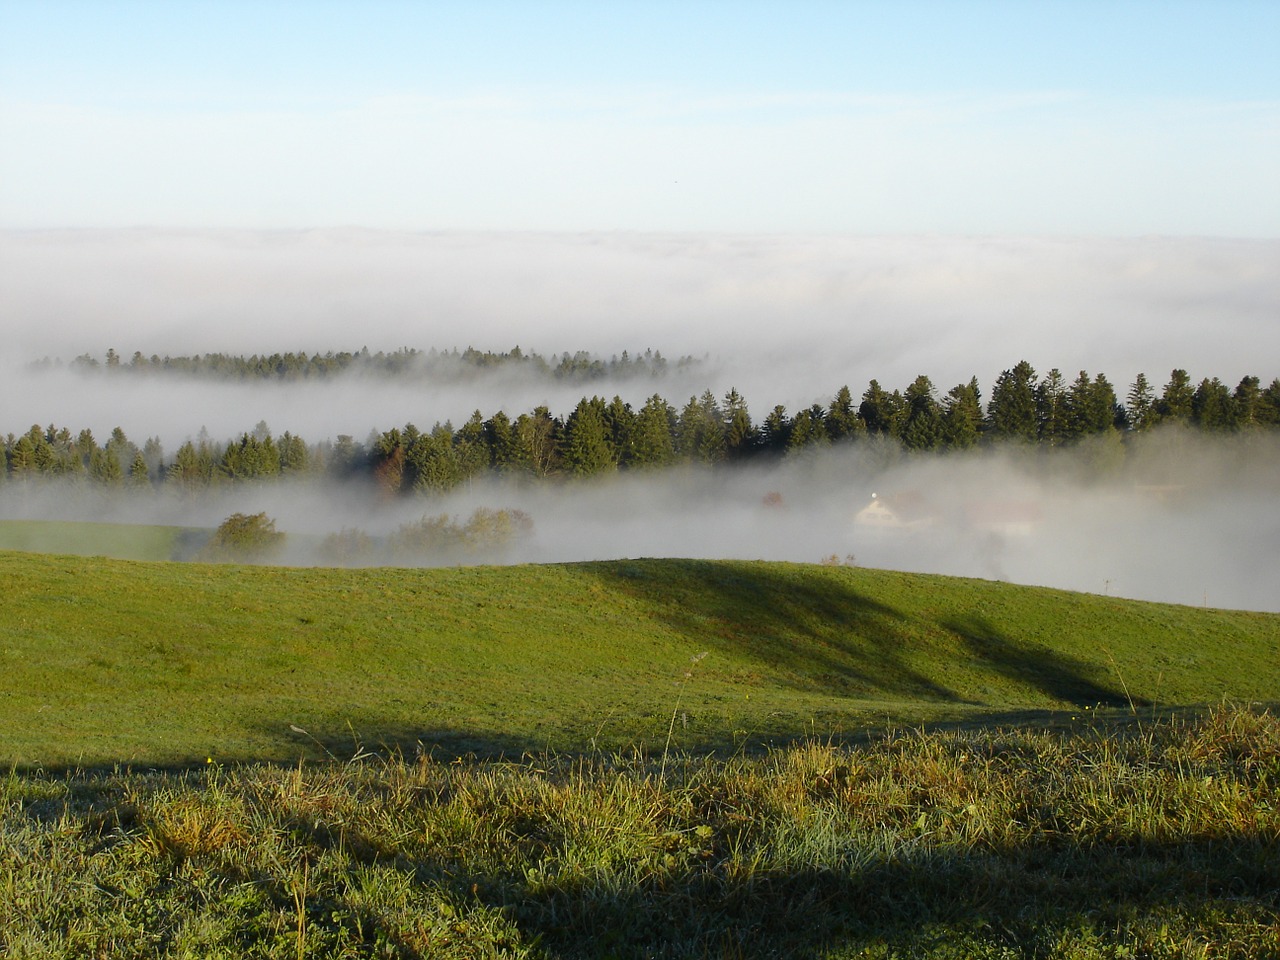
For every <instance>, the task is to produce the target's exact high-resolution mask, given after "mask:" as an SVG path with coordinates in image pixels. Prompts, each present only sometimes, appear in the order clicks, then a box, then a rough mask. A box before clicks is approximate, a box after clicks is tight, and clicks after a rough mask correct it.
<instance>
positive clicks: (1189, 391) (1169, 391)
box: [1156, 369, 1195, 423]
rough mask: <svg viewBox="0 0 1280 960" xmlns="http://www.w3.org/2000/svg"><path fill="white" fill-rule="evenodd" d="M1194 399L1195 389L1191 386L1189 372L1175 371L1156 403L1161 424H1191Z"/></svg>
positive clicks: (1170, 375)
mask: <svg viewBox="0 0 1280 960" xmlns="http://www.w3.org/2000/svg"><path fill="white" fill-rule="evenodd" d="M1194 398H1195V388H1194V387H1192V386H1191V378H1190V377H1189V376H1187V371H1185V370H1182V369H1178V370H1174V371H1173V372H1172V373H1171V374H1169V382H1168V383H1166V384H1165V385H1164V392H1163V393H1161V394H1160V399H1159V400H1157V401H1156V416H1157V417H1158V419H1159V421H1160V422H1161V423H1165V422H1170V421H1172V422H1176V423H1189V422H1190V420H1191V404H1192V401H1193V400H1194Z"/></svg>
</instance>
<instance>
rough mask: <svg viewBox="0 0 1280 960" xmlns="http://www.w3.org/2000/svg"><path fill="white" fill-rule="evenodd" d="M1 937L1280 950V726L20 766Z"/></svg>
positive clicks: (8, 804) (686, 947) (341, 947)
mask: <svg viewBox="0 0 1280 960" xmlns="http://www.w3.org/2000/svg"><path fill="white" fill-rule="evenodd" d="M0 783H2V784H3V787H2V789H0V801H2V802H0V813H2V816H3V820H2V823H0V827H2V832H0V953H3V954H4V955H6V956H10V957H15V958H17V957H35V956H39V957H84V956H103V957H106V956H110V957H195V956H237V957H241V956H244V957H250V956H252V957H281V958H283V957H307V956H311V957H321V956H323V957H357V956H359V957H365V956H369V957H483V956H511V957H547V958H551V957H564V958H568V957H603V956H612V957H637V958H639V957H706V956H715V957H721V956H731V957H732V956H753V957H764V956H776V957H891V956H913V957H927V958H943V957H948V958H952V957H966V958H970V957H1001V958H1022V957H1027V958H1031V957H1045V958H1056V957H1063V958H1065V957H1073V958H1094V957H1099V958H1101V957H1129V956H1141V957H1180V958H1181V957H1241V958H1253V957H1257V958H1261V957H1275V956H1276V955H1277V949H1278V948H1277V944H1278V943H1280V722H1278V721H1277V720H1276V718H1275V717H1273V716H1270V715H1268V714H1265V713H1260V712H1256V711H1248V710H1237V709H1217V710H1214V711H1212V712H1210V713H1209V714H1208V715H1206V716H1203V717H1201V718H1198V719H1195V720H1165V721H1161V722H1159V723H1156V724H1142V725H1140V726H1131V727H1130V728H1128V729H1127V730H1124V731H1117V730H1115V729H1109V730H1104V729H1102V728H1092V727H1090V728H1084V729H1081V730H1077V731H1075V732H1073V733H1064V732H1028V731H1016V732H996V731H986V732H977V731H969V732H962V731H951V732H938V733H932V734H924V733H920V732H905V733H890V734H886V735H884V736H882V737H880V738H878V739H876V740H874V741H872V742H868V743H865V744H863V745H860V746H839V745H833V744H829V743H820V742H809V743H803V744H797V745H793V746H789V747H785V748H779V749H776V750H773V751H771V752H769V753H767V754H765V755H763V756H757V757H745V756H736V757H730V758H721V759H714V758H705V757H704V758H694V757H690V756H689V755H687V754H686V755H682V756H680V757H678V758H676V757H668V758H666V759H665V762H664V761H663V760H662V759H653V760H645V759H644V758H640V757H635V756H630V757H626V756H619V755H604V754H596V755H594V756H592V757H590V758H588V759H558V758H556V757H545V758H542V759H539V760H537V761H530V760H526V761H524V762H522V763H504V762H495V761H490V762H466V763H437V762H433V761H432V760H431V759H430V758H429V757H426V756H423V757H418V758H405V759H390V760H387V759H376V758H367V759H363V760H355V761H350V762H346V763H341V764H339V763H325V764H306V765H303V764H299V765H295V766H292V767H276V766H267V765H244V766H222V765H218V764H213V765H206V768H204V769H201V770H196V771H192V772H188V773H181V774H157V773H150V774H148V773H129V772H126V771H116V772H111V773H100V774H79V773H67V774H60V775H41V774H28V775H19V774H12V775H10V776H9V777H8V779H7V780H5V781H0Z"/></svg>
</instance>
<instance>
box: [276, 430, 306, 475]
mask: <svg viewBox="0 0 1280 960" xmlns="http://www.w3.org/2000/svg"><path fill="white" fill-rule="evenodd" d="M276 447H277V450H278V451H279V455H280V472H281V473H290V474H299V473H306V471H307V467H308V461H309V460H310V456H309V452H308V450H307V445H306V443H305V442H304V441H303V439H302V438H301V437H295V436H294V435H293V434H292V433H290V432H289V431H288V430H286V431H285V432H284V433H282V434H280V442H279V443H278V444H277V445H276Z"/></svg>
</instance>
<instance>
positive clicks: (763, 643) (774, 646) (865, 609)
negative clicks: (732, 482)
mask: <svg viewBox="0 0 1280 960" xmlns="http://www.w3.org/2000/svg"><path fill="white" fill-rule="evenodd" d="M587 569H589V570H590V571H591V573H592V574H594V575H596V576H599V577H601V578H602V579H604V580H605V581H606V583H607V586H608V587H609V589H612V590H618V591H620V592H622V593H625V594H627V595H629V596H632V597H634V598H636V599H638V600H640V601H641V602H643V603H644V605H645V606H646V607H647V608H648V609H649V610H650V611H652V615H653V616H655V617H656V618H658V619H660V620H661V621H662V622H663V623H665V624H666V626H668V627H669V628H671V629H673V630H675V631H677V632H678V633H682V634H685V635H687V636H689V637H690V639H691V640H692V641H694V642H696V643H698V644H708V645H710V646H712V647H713V648H715V649H717V650H719V651H720V652H721V653H724V654H726V655H728V656H729V657H731V658H733V659H736V660H741V659H743V658H745V659H747V660H748V661H754V662H756V663H758V664H759V665H760V666H761V667H763V668H766V669H768V670H769V671H770V672H771V677H770V679H771V680H772V679H776V680H777V681H778V682H780V683H783V684H786V685H788V686H790V687H792V688H793V689H797V690H804V691H809V692H824V693H830V694H833V695H836V696H845V697H848V696H858V695H860V694H874V695H876V696H883V697H893V698H900V699H912V700H931V701H939V702H960V698H959V697H958V696H957V695H956V694H955V693H954V692H953V691H951V690H949V689H947V688H946V687H945V686H943V685H941V684H939V683H937V682H936V681H934V680H933V679H931V678H930V677H928V676H926V675H925V674H923V673H922V672H920V671H919V670H917V669H916V668H914V667H913V666H912V665H911V664H910V663H908V661H907V659H906V658H905V657H904V656H903V651H904V650H906V649H908V648H909V647H910V645H911V643H912V641H913V639H915V634H914V630H915V626H914V624H912V623H911V622H910V621H909V620H908V618H906V617H904V616H903V615H902V614H901V613H900V612H899V611H897V610H895V609H894V608H893V607H890V606H887V605H885V604H882V603H880V602H878V601H876V600H873V599H871V598H869V597H867V596H864V595H863V594H861V593H859V592H858V591H856V590H854V589H853V588H852V587H851V586H849V585H847V584H841V583H837V582H835V581H834V580H832V579H827V578H822V579H818V578H815V577H813V576H812V574H804V575H800V574H797V572H796V571H795V570H794V569H792V568H790V567H786V566H780V565H777V564H753V563H734V562H726V561H717V562H708V561H700V560H662V561H660V562H651V561H645V560H636V561H619V562H615V563H596V564H591V565H590V567H589V568H587Z"/></svg>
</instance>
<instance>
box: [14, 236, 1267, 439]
mask: <svg viewBox="0 0 1280 960" xmlns="http://www.w3.org/2000/svg"><path fill="white" fill-rule="evenodd" d="M1277 263H1280V241H1261V240H1259V241H1244V240H1240V241H1236V240H1197V239H1161V238H1146V239H1131V240H1092V239H1059V240H1053V239H1040V240H1020V239H975V238H911V237H898V238H859V237H812V236H809V237H804V236H794V237H793V236H760V237H731V236H714V235H649V234H626V233H621V234H559V235H540V234H408V233H385V232H373V231H362V230H354V229H353V230H319V231H303V232H274V233H272V232H233V231H224V232H176V231H153V230H136V231H9V232H3V233H0V316H3V317H4V320H5V337H4V342H3V345H2V346H0V413H2V414H3V423H0V429H3V430H4V431H5V432H9V431H19V430H23V429H26V428H27V427H29V426H30V425H31V424H34V423H40V424H46V425H47V424H49V423H50V422H53V423H57V424H58V425H60V426H64V425H65V426H68V427H70V428H71V429H73V430H78V429H80V428H82V427H89V428H90V429H92V430H93V431H94V433H95V434H96V435H97V436H99V437H102V436H106V435H107V434H108V433H109V432H110V430H111V428H112V427H115V426H120V427H123V428H124V430H125V431H126V433H128V435H129V436H130V437H133V438H136V439H138V440H141V439H142V438H145V437H149V436H157V435H158V436H159V437H160V438H161V439H162V440H163V441H164V443H165V445H166V448H167V449H169V450H170V451H172V450H173V449H174V448H176V446H177V445H178V444H179V443H181V442H182V441H183V440H184V439H187V438H189V437H194V436H195V435H196V433H197V432H198V431H199V429H200V427H201V426H204V427H207V428H208V430H209V433H210V434H211V435H212V436H213V437H215V438H219V439H222V438H230V437H232V436H235V435H238V434H239V433H241V432H243V431H246V430H249V429H252V427H253V426H254V425H255V424H256V423H258V422H259V421H262V420H265V421H266V422H267V423H268V424H269V425H270V427H271V429H272V430H273V431H274V432H275V433H276V434H279V433H281V432H283V431H285V430H288V431H291V432H293V433H295V434H298V435H301V436H303V437H304V438H306V439H307V440H309V441H312V442H315V441H319V440H323V439H326V438H332V437H334V436H336V435H338V434H340V433H345V434H349V435H351V436H354V437H357V438H358V439H363V438H364V437H365V436H366V435H367V434H368V432H369V431H370V430H371V429H374V428H377V429H379V430H385V429H389V428H390V427H393V426H402V425H404V424H405V423H407V422H412V423H414V424H416V425H417V426H419V427H421V428H423V429H428V428H430V426H431V425H432V424H433V423H435V422H437V421H439V422H444V421H446V420H449V421H452V422H453V423H454V424H455V425H456V424H458V423H461V422H462V421H463V420H465V419H466V418H467V417H468V416H469V415H470V414H471V412H472V411H474V410H476V409H479V410H481V411H482V412H483V413H484V414H485V415H486V416H489V415H491V414H492V413H494V412H496V411H497V410H499V409H502V410H505V411H507V412H508V413H509V414H511V415H513V416H514V415H515V414H516V413H519V412H524V411H528V410H531V409H533V408H534V407H535V406H537V405H539V404H546V405H548V406H549V407H550V408H551V410H552V412H553V413H555V414H561V415H564V414H567V413H568V412H569V410H570V409H572V406H573V404H574V403H575V402H576V401H577V399H578V398H579V397H581V396H582V395H583V394H584V393H587V394H589V393H600V394H602V395H605V396H606V397H608V396H612V395H613V394H615V393H617V394H620V395H621V396H622V397H623V399H625V400H627V401H629V402H631V403H632V404H633V405H636V406H639V405H640V404H641V403H642V402H643V400H644V399H645V398H646V397H647V396H649V395H651V394H652V393H654V392H659V393H661V394H662V395H663V396H664V397H666V398H667V399H668V400H669V401H671V402H672V403H674V404H677V405H679V404H681V403H683V402H684V401H685V400H687V399H688V397H689V396H690V395H693V394H700V393H701V392H702V391H703V390H704V389H708V388H710V389H711V390H712V391H713V392H714V393H716V395H717V396H722V395H723V394H724V392H725V391H726V390H728V389H729V388H730V387H736V388H737V389H738V390H739V392H741V393H742V394H743V395H744V396H745V397H746V399H747V402H748V403H749V405H750V408H751V412H752V414H753V416H754V417H755V418H756V419H757V420H760V419H762V418H763V417H764V415H765V413H767V412H768V410H770V409H771V408H772V407H773V406H774V405H776V404H783V405H785V406H786V407H787V409H788V410H789V411H795V410H796V409H798V408H801V407H807V406H809V405H811V404H813V403H815V402H819V403H824V404H825V403H827V402H828V401H829V400H830V399H831V396H832V395H833V394H834V393H835V391H836V390H837V389H838V388H839V387H840V386H842V385H845V384H847V385H849V387H850V388H851V389H852V390H853V391H854V394H855V396H856V395H858V394H860V393H861V392H862V390H863V389H865V387H866V384H867V382H868V381H869V380H870V379H872V378H876V379H878V380H879V381H880V382H881V384H883V385H884V386H885V387H887V388H889V389H893V388H901V387H905V386H906V385H907V384H909V383H910V382H911V380H913V379H914V378H915V377H916V375H918V374H921V373H923V374H926V375H928V376H929V377H930V378H932V380H933V382H934V384H935V385H936V386H937V387H938V389H939V391H945V390H946V389H948V388H949V387H950V386H952V385H953V384H956V383H959V382H962V381H968V379H969V378H970V377H971V376H975V375H976V376H977V377H978V380H979V383H980V385H981V386H982V389H983V391H984V395H985V394H988V393H989V391H990V388H991V384H992V383H993V382H994V380H995V378H996V376H997V375H998V374H999V372H1000V371H1001V370H1002V369H1006V368H1008V367H1012V366H1013V365H1014V364H1015V363H1017V362H1018V361H1019V360H1023V359H1025V360H1028V361H1030V362H1031V363H1032V365H1033V366H1035V368H1036V369H1037V370H1038V371H1040V372H1044V371H1046V370H1048V369H1049V368H1050V367H1058V368H1060V369H1061V370H1062V371H1063V372H1064V373H1065V374H1066V375H1067V377H1068V379H1070V378H1071V377H1072V376H1074V374H1075V373H1076V372H1077V371H1079V370H1082V369H1084V370H1088V371H1090V372H1091V373H1094V374H1096V373H1105V374H1106V375H1107V377H1108V378H1109V379H1110V380H1111V382H1112V383H1114V384H1115V385H1116V386H1117V389H1118V391H1119V392H1120V393H1121V394H1122V395H1123V393H1124V390H1125V389H1126V388H1127V386H1128V384H1129V383H1131V382H1132V379H1133V377H1134V375H1135V374H1136V373H1138V372H1139V371H1142V372H1145V373H1146V374H1147V375H1148V377H1149V379H1150V380H1152V382H1153V383H1155V384H1157V386H1158V385H1159V384H1161V383H1163V382H1164V381H1165V380H1166V379H1167V377H1168V373H1169V371H1170V370H1172V369H1173V368H1175V367H1181V368H1184V369H1187V370H1188V371H1189V372H1190V374H1191V376H1192V379H1193V382H1195V381H1198V380H1199V379H1200V378H1201V377H1215V376H1216V377H1219V378H1221V379H1222V380H1223V381H1224V382H1225V383H1227V384H1229V385H1233V384H1235V383H1236V382H1237V381H1238V380H1239V379H1240V377H1242V376H1244V375H1246V374H1254V375H1258V376H1262V377H1263V378H1264V382H1266V381H1267V380H1269V379H1270V378H1271V377H1273V376H1275V373H1276V371H1275V370H1272V369H1270V368H1269V366H1268V363H1267V361H1269V360H1270V358H1274V357H1276V356H1280V324H1277V322H1276V309H1277V304H1280V271H1277V270H1276V269H1275V265H1276V264H1277ZM516 345H519V346H520V347H522V348H524V349H525V350H534V351H537V352H539V353H542V354H544V355H551V354H559V353H561V352H564V351H568V352H574V351H578V350H587V351H591V352H592V353H594V354H596V355H598V356H601V357H603V358H605V359H607V358H608V357H610V356H612V355H616V354H620V353H621V352H622V351H623V350H627V351H630V352H632V353H637V352H642V351H643V350H645V349H647V348H653V349H657V350H660V351H661V352H662V353H663V354H664V355H665V356H667V357H669V358H672V359H674V358H676V357H678V356H681V355H692V356H697V357H700V358H704V361H705V362H704V363H703V365H702V366H701V367H699V368H698V370H697V372H696V373H695V374H694V375H692V376H689V377H683V378H681V377H672V378H670V379H668V380H665V381H657V382H648V381H639V382H635V381H632V382H620V383H610V382H595V383H591V384H587V385H579V384H552V383H548V382H547V381H545V380H529V379H527V378H518V377H515V378H510V377H485V378H481V379H478V380H476V381H474V382H471V383H467V384H456V383H452V384H443V383H442V384H421V385H415V386H412V387H410V386H407V385H405V384H403V383H390V382H382V383H379V382H369V381H367V380H366V381H359V382H357V381H353V382H348V383H338V384H333V383H331V384H326V385H324V386H317V385H306V386H301V387H295V388H289V389H283V388H280V387H279V386H276V385H264V384H254V385H243V384H236V385H232V384H211V383H208V382H202V381H197V382H189V383H175V382H173V381H170V380H159V381H142V382H140V381H138V380H134V379H130V378H116V379H112V380H106V379H103V378H98V379H96V380H94V379H90V380H85V379H83V378H79V377H76V376H73V375H72V374H71V373H70V372H69V371H61V372H57V371H55V372H43V373H33V372H31V371H28V370H26V369H25V368H26V365H27V364H28V363H29V362H30V361H32V360H37V359H40V358H44V357H49V358H52V359H61V360H63V361H69V360H71V359H73V358H74V357H76V356H78V355H80V354H82V353H89V354H91V355H93V356H95V357H97V358H98V359H101V358H102V357H103V355H104V354H105V353H106V351H107V349H109V348H112V349H115V350H117V351H118V352H119V353H121V354H122V355H123V356H124V357H125V358H126V359H127V358H128V357H129V356H131V355H132V353H133V352H134V351H141V352H142V353H143V354H144V355H146V356H150V355H152V354H158V355H161V356H163V355H165V354H169V355H174V356H177V355H189V354H195V353H205V352H211V351H217V352H224V353H232V354H243V355H249V354H253V353H259V354H269V353H274V352H283V351H289V350H295V351H297V350H300V351H305V352H307V353H315V352H319V353H324V352H325V351H329V350H334V351H339V350H358V349H360V347H362V346H367V347H369V349H370V350H375V351H376V350H387V351H391V350H396V349H398V348H400V347H405V346H408V347H413V348H417V349H422V350H428V349H431V348H437V349H450V348H453V347H457V348H460V349H461V348H465V347H467V346H474V347H476V348H478V349H481V350H495V351H505V350H509V349H511V348H512V347H513V346H516ZM1263 367H1268V368H1267V369H1263Z"/></svg>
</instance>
